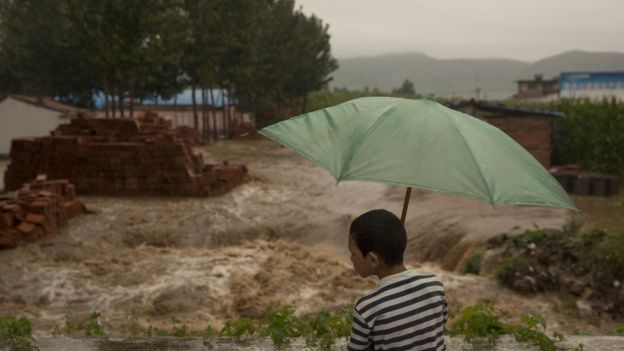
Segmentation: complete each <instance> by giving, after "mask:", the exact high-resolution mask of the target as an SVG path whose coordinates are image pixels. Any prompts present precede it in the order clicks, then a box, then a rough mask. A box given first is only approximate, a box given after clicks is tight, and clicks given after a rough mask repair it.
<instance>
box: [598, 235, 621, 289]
mask: <svg viewBox="0 0 624 351" xmlns="http://www.w3.org/2000/svg"><path fill="white" fill-rule="evenodd" d="M603 238H604V239H603V240H602V242H600V243H599V244H598V245H597V247H596V249H595V252H594V257H595V259H596V260H597V261H598V264H599V265H600V266H602V267H600V268H603V269H608V270H609V271H611V272H614V274H615V276H616V277H617V278H619V279H624V230H621V231H619V232H617V233H609V234H604V236H603Z"/></svg>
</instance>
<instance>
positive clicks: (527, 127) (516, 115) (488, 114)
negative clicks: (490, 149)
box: [450, 100, 563, 168]
mask: <svg viewBox="0 0 624 351" xmlns="http://www.w3.org/2000/svg"><path fill="white" fill-rule="evenodd" d="M450 107H451V108H453V109H455V110H458V111H462V112H464V113H467V114H469V115H472V116H475V117H477V118H479V119H482V120H484V121H486V122H488V123H490V124H492V125H493V126H495V127H497V128H498V129H500V130H502V131H503V132H505V133H506V134H507V135H509V136H510V137H511V138H512V139H514V140H515V141H516V142H517V143H518V144H520V145H522V147H524V148H525V149H526V150H527V151H528V152H529V153H530V154H531V155H533V157H535V159H537V160H538V161H539V162H540V163H541V164H542V166H544V167H545V168H550V166H551V163H552V154H553V144H552V119H553V118H559V117H562V116H563V114H562V113H560V112H554V111H547V110H536V109H528V108H516V107H510V106H505V105H503V104H494V103H489V102H484V101H475V100H470V101H465V102H462V103H459V104H458V105H454V106H450Z"/></svg>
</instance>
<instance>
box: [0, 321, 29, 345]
mask: <svg viewBox="0 0 624 351" xmlns="http://www.w3.org/2000/svg"><path fill="white" fill-rule="evenodd" d="M4 342H8V343H10V344H11V345H13V346H14V347H15V348H16V349H18V350H33V349H36V348H35V347H33V345H32V342H33V338H32V324H31V322H30V320H28V319H27V318H23V317H22V318H14V317H11V316H6V317H2V316H0V344H1V343H4Z"/></svg>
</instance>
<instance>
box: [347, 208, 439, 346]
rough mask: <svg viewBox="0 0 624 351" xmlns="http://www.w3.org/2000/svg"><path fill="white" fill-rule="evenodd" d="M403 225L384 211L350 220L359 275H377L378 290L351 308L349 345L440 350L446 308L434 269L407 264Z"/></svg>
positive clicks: (354, 262)
mask: <svg viewBox="0 0 624 351" xmlns="http://www.w3.org/2000/svg"><path fill="white" fill-rule="evenodd" d="M406 244H407V237H406V234H405V227H403V224H402V223H401V221H400V220H399V219H398V218H397V217H396V216H395V215H394V214H392V213H390V212H388V211H386V210H373V211H369V212H366V213H364V214H363V215H361V216H360V217H358V218H356V219H355V220H354V221H353V223H351V228H350V230H349V251H350V252H351V261H352V262H353V268H354V269H355V271H356V272H358V273H359V274H360V275H361V276H362V277H368V276H371V275H375V276H377V277H378V278H379V279H380V280H379V287H378V288H377V290H375V291H373V292H371V293H370V294H368V295H366V296H364V297H362V298H360V299H359V300H358V301H357V302H356V304H355V307H354V311H353V325H352V330H351V338H350V339H349V343H348V344H347V348H348V349H349V350H436V351H437V350H445V349H446V346H445V344H444V335H443V329H444V324H445V323H446V320H447V316H448V312H447V311H448V310H447V303H446V296H445V294H444V286H443V285H442V282H441V281H440V279H439V278H438V277H437V276H435V275H433V274H419V273H416V272H415V271H414V270H411V269H409V270H408V269H406V268H405V265H404V264H403V252H404V251H405V246H406Z"/></svg>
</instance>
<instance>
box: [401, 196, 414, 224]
mask: <svg viewBox="0 0 624 351" xmlns="http://www.w3.org/2000/svg"><path fill="white" fill-rule="evenodd" d="M411 194H412V188H410V187H408V188H407V191H405V201H403V213H401V223H403V224H405V215H406V214H407V206H408V205H409V200H410V195H411Z"/></svg>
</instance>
